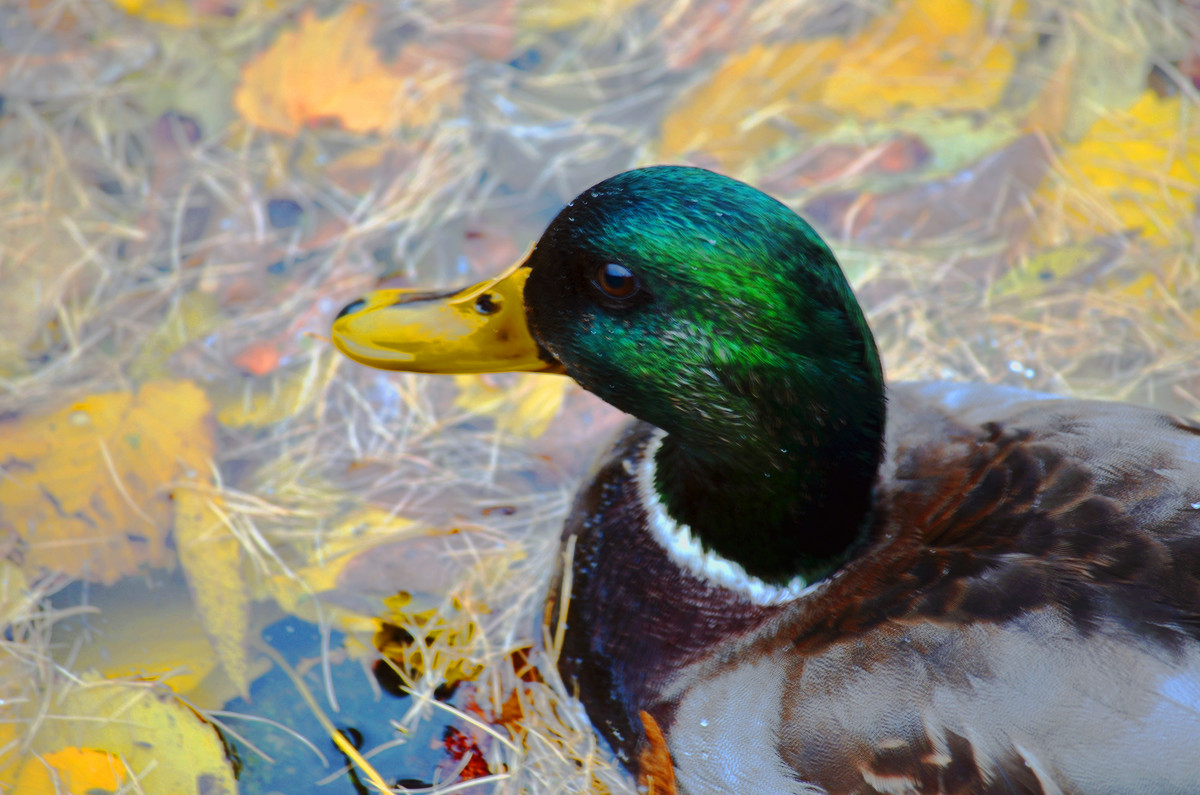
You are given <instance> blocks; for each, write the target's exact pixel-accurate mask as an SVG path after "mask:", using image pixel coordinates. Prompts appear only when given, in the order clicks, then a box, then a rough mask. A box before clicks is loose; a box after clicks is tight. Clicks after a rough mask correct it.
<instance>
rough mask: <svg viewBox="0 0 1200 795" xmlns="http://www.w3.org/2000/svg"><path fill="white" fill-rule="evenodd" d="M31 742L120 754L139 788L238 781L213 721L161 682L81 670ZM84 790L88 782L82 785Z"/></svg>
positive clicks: (186, 791)
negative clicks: (140, 681) (141, 681)
mask: <svg viewBox="0 0 1200 795" xmlns="http://www.w3.org/2000/svg"><path fill="white" fill-rule="evenodd" d="M51 712H52V714H53V717H51V718H50V719H44V720H42V721H40V724H39V727H38V730H37V733H36V734H35V735H34V736H33V739H32V747H33V750H34V751H35V752H37V753H40V754H43V755H46V754H53V753H55V752H59V751H63V750H64V749H69V748H76V749H83V748H86V749H95V750H96V751H100V752H107V753H108V754H112V755H114V756H116V757H119V761H120V768H119V769H127V770H129V771H131V772H132V773H133V774H134V775H135V776H136V777H137V780H138V788H137V791H139V792H148V793H149V792H155V793H158V792H162V793H168V792H169V793H171V794H172V795H235V793H236V792H237V782H236V781H235V780H234V777H233V771H232V769H231V768H230V765H229V761H228V760H227V759H226V758H225V750H224V747H223V745H222V743H221V739H220V737H219V736H218V734H217V732H216V729H214V728H213V727H212V725H210V724H208V723H206V722H205V721H203V720H201V719H200V718H199V717H198V716H197V715H196V713H194V712H193V711H192V710H191V709H189V708H188V707H187V706H185V705H184V704H183V702H181V701H179V699H178V698H176V697H175V695H174V693H172V692H171V690H170V689H169V688H167V687H163V686H161V685H158V686H155V685H134V684H127V683H121V682H109V681H106V680H102V679H94V678H89V677H84V678H83V679H82V681H81V683H79V684H78V685H74V686H71V687H69V688H63V689H62V690H61V691H59V693H57V694H56V695H55V697H54V699H53V703H52V707H51ZM84 791H85V792H86V790H84Z"/></svg>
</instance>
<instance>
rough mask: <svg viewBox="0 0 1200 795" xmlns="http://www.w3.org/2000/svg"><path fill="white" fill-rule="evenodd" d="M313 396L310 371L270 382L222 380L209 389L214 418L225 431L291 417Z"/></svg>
mask: <svg viewBox="0 0 1200 795" xmlns="http://www.w3.org/2000/svg"><path fill="white" fill-rule="evenodd" d="M314 395H315V390H314V389H313V379H312V370H311V368H308V367H306V368H303V369H300V368H290V369H289V370H288V371H287V372H286V373H282V374H280V375H279V376H277V377H275V378H270V379H262V380H261V381H260V380H255V379H238V380H236V381H235V380H230V381H226V382H225V383H223V384H219V385H217V386H215V387H214V388H213V390H212V400H213V403H214V404H215V406H216V410H217V419H218V420H219V421H220V423H221V424H222V425H224V426H225V427H227V428H248V427H249V428H262V427H264V426H267V425H273V424H275V423H277V422H281V421H283V420H285V419H287V418H288V417H292V416H294V415H295V414H296V412H297V411H299V410H300V409H301V408H302V407H303V406H304V405H305V404H306V403H307V402H308V401H309V400H311V399H312V398H313V396H314Z"/></svg>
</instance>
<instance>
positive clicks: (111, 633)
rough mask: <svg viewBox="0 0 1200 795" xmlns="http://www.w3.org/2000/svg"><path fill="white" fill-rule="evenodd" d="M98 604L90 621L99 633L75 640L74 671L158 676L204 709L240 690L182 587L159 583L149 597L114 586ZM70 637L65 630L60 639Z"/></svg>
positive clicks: (111, 675)
mask: <svg viewBox="0 0 1200 795" xmlns="http://www.w3.org/2000/svg"><path fill="white" fill-rule="evenodd" d="M97 602H98V604H97V606H98V607H99V608H100V609H101V615H100V616H97V617H93V618H92V619H91V623H90V626H92V627H93V628H94V629H95V630H97V635H96V636H95V637H94V638H93V639H92V640H91V642H86V643H79V644H77V647H78V654H77V656H75V658H74V661H73V663H72V669H73V670H75V671H87V670H94V671H97V672H99V673H100V674H101V675H103V676H104V677H105V678H107V679H118V678H130V679H142V680H151V679H152V680H158V681H161V682H163V683H165V684H166V685H167V686H168V687H170V688H171V689H172V690H174V691H175V692H176V693H179V694H180V695H183V696H186V697H187V699H188V702H189V703H191V704H194V705H196V706H197V707H200V708H206V709H207V708H212V709H215V708H218V707H220V706H221V705H222V704H224V703H225V702H226V701H229V700H230V699H232V698H234V697H235V696H237V695H238V694H239V693H238V688H237V687H236V686H235V685H234V684H233V683H232V681H231V680H230V679H229V677H228V675H227V674H226V673H225V669H224V668H223V667H222V666H221V661H220V660H219V659H218V658H217V654H216V650H215V649H214V648H213V643H212V642H210V641H209V639H208V634H207V633H206V631H205V627H204V625H202V624H201V623H200V617H199V615H198V612H199V611H198V609H197V608H196V606H195V605H194V604H193V600H192V596H191V595H190V594H189V593H188V592H186V591H185V590H184V589H182V588H174V587H170V588H162V587H159V588H158V589H156V591H155V598H154V599H153V600H150V599H147V598H146V592H145V590H143V589H137V588H133V589H117V590H114V591H112V592H109V593H107V594H105V595H104V596H103V597H98V598H97ZM73 640H75V637H71V636H68V635H66V634H65V633H64V642H66V643H71V642H72V641H73Z"/></svg>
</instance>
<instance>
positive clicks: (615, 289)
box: [596, 262, 638, 298]
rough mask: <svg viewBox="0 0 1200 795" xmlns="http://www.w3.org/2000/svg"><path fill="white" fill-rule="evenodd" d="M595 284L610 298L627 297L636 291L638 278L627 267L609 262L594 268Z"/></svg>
mask: <svg viewBox="0 0 1200 795" xmlns="http://www.w3.org/2000/svg"><path fill="white" fill-rule="evenodd" d="M596 286H597V287H599V288H600V289H601V290H602V291H604V294H605V295H607V296H609V297H611V298H628V297H629V296H631V295H633V294H634V293H635V292H637V289H638V280H637V277H636V276H634V275H633V271H631V270H629V268H626V267H625V266H624V265H618V264H617V263H615V262H609V263H608V264H606V265H601V266H600V267H599V268H597V269H596Z"/></svg>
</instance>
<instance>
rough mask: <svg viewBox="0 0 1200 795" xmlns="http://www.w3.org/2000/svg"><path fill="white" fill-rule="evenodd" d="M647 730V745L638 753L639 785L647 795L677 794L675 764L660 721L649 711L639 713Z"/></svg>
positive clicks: (643, 726)
mask: <svg viewBox="0 0 1200 795" xmlns="http://www.w3.org/2000/svg"><path fill="white" fill-rule="evenodd" d="M638 716H639V717H640V718H641V719H642V728H643V729H644V730H645V732H646V745H645V746H644V747H643V748H642V751H641V753H640V754H639V755H638V786H639V787H643V788H645V791H646V793H647V795H675V765H674V764H673V763H672V762H671V751H670V749H669V748H668V747H667V739H666V737H664V736H663V733H662V729H661V728H659V726H658V721H656V720H655V719H654V716H653V715H651V714H650V713H649V712H646V711H645V710H642V711H641V712H639V713H638Z"/></svg>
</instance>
